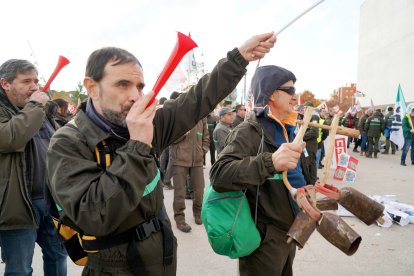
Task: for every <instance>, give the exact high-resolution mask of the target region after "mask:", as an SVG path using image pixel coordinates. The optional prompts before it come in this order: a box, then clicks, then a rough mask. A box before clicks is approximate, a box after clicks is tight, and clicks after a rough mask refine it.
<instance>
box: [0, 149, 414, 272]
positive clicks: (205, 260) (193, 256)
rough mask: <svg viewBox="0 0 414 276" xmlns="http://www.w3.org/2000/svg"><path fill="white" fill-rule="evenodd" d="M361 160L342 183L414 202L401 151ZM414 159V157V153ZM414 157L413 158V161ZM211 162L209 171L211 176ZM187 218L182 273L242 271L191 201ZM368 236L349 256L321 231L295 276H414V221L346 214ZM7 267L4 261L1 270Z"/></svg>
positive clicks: (300, 257) (298, 261) (37, 266)
mask: <svg viewBox="0 0 414 276" xmlns="http://www.w3.org/2000/svg"><path fill="white" fill-rule="evenodd" d="M355 156H356V157H357V158H358V159H359V160H360V162H359V165H358V177H357V180H356V183H354V184H347V185H345V184H342V183H338V182H334V181H333V182H332V183H333V184H335V185H336V186H338V187H344V186H352V187H354V188H356V189H358V190H359V191H361V192H363V193H365V194H368V195H390V194H392V195H395V196H396V198H397V199H398V200H399V201H400V202H403V203H407V204H411V205H414V192H413V185H414V166H413V165H408V166H407V167H402V166H400V165H399V163H400V162H399V158H400V152H397V155H379V158H378V159H367V158H365V157H360V156H359V155H355ZM408 158H409V157H408ZM410 161H411V160H407V164H410ZM209 169H210V166H207V168H206V169H205V176H206V179H208V171H209ZM172 197H173V191H172V190H166V191H165V204H166V207H167V211H168V214H169V216H170V218H172V217H173V215H172ZM186 214H187V222H188V223H189V224H190V225H191V227H192V228H193V229H192V231H191V233H182V232H180V231H177V229H176V228H175V227H173V228H174V229H173V230H174V232H175V235H176V237H177V239H178V244H179V247H178V270H177V275H179V276H193V275H206V276H207V275H212V276H213V275H214V276H216V275H219V276H227V275H237V262H236V261H235V260H231V259H229V258H227V257H223V256H219V255H216V254H215V253H214V252H213V251H212V250H211V249H210V247H209V244H208V241H207V237H206V234H205V231H204V227H203V226H198V225H196V224H195V223H194V220H193V218H192V214H191V201H190V200H187V213H186ZM344 219H345V221H346V222H347V223H348V224H349V225H351V226H352V227H353V229H354V230H356V231H357V232H358V233H359V234H360V235H361V237H362V242H361V245H360V247H359V249H358V251H357V252H356V253H355V254H354V255H353V256H350V257H349V256H346V255H345V254H344V253H342V252H341V251H339V250H338V249H337V248H335V247H334V246H332V245H331V244H329V243H328V242H327V241H326V240H325V239H324V238H322V237H321V235H320V234H319V233H317V232H315V233H314V234H313V235H312V236H311V238H310V240H309V241H308V243H307V244H306V246H305V247H304V248H303V249H302V250H300V251H297V254H296V258H295V262H294V273H295V275H310V276H314V275H315V276H316V275H337V276H342V275H343V276H348V275H361V276H365V275H366V276H368V275H369V276H371V275H399V276H403V275H407V276H409V275H414V225H413V224H410V225H407V226H404V227H401V226H399V225H397V224H394V225H393V226H392V227H391V228H381V227H378V226H377V225H371V226H366V225H365V224H364V223H362V222H360V221H359V220H358V219H356V218H354V217H351V218H344ZM36 250H37V251H36V255H35V258H34V260H33V268H34V273H33V275H43V273H42V257H41V251H40V249H39V248H37V249H36ZM68 267H69V275H80V274H81V271H82V269H81V268H80V267H77V266H76V265H74V264H73V263H71V262H70V261H68ZM3 272H4V265H0V273H3Z"/></svg>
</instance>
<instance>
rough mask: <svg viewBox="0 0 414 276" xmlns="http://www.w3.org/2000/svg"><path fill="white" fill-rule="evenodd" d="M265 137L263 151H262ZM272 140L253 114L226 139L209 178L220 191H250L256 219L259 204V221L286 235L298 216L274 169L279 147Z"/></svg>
mask: <svg viewBox="0 0 414 276" xmlns="http://www.w3.org/2000/svg"><path fill="white" fill-rule="evenodd" d="M263 136H264V140H263V150H262V151H259V147H260V145H261V139H262V137H263ZM272 141H273V138H272V137H271V134H270V133H268V132H267V131H265V130H263V128H262V126H261V125H260V124H259V123H258V122H257V120H256V116H255V115H254V114H253V115H250V116H249V117H248V118H247V121H244V122H243V123H241V124H240V125H238V126H237V128H235V129H233V130H232V132H230V134H229V135H228V136H227V139H226V147H225V148H224V149H223V151H222V152H221V154H220V156H219V158H218V160H217V161H216V163H214V165H213V167H212V168H211V171H210V179H211V183H212V185H213V187H214V189H215V190H216V191H218V192H221V191H228V190H241V189H246V188H247V192H246V195H247V199H248V201H249V205H250V209H251V211H252V216H253V217H255V209H256V203H257V206H258V208H257V222H258V223H264V224H273V225H275V226H276V227H277V228H278V229H280V230H281V231H283V232H287V231H288V230H289V228H290V226H291V225H292V223H293V220H294V217H295V215H294V211H293V208H292V207H291V201H292V198H291V196H290V194H289V191H288V190H287V189H286V187H285V186H284V184H283V181H282V178H281V175H280V174H278V173H277V172H276V171H275V168H274V166H273V162H272V153H273V152H275V151H276V150H277V148H276V146H275V145H274V143H273V142H272ZM258 152H260V153H259V154H258ZM258 186H259V196H258V197H257V187H258ZM256 198H258V202H257V200H256Z"/></svg>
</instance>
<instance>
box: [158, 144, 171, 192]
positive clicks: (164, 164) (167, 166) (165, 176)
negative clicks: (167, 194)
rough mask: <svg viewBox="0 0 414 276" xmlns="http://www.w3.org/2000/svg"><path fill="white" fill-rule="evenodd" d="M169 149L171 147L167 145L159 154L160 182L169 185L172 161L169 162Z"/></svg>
mask: <svg viewBox="0 0 414 276" xmlns="http://www.w3.org/2000/svg"><path fill="white" fill-rule="evenodd" d="M171 150H172V147H171V146H169V147H168V148H165V149H164V151H163V152H162V153H161V155H160V170H161V172H162V182H164V184H166V185H171V177H172V162H171Z"/></svg>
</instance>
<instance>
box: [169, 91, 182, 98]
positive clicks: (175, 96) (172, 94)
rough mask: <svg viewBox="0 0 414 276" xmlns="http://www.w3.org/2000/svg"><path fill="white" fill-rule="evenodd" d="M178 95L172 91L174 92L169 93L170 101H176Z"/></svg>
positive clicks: (178, 93)
mask: <svg viewBox="0 0 414 276" xmlns="http://www.w3.org/2000/svg"><path fill="white" fill-rule="evenodd" d="M180 94H181V93H180V92H177V91H174V92H172V93H171V95H170V99H171V100H174V99H177V98H178V96H180Z"/></svg>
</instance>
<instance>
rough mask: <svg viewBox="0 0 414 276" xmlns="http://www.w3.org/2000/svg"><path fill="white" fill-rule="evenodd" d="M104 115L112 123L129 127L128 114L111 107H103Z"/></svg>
mask: <svg viewBox="0 0 414 276" xmlns="http://www.w3.org/2000/svg"><path fill="white" fill-rule="evenodd" d="M102 115H103V116H104V117H105V118H106V119H107V120H108V121H109V122H111V123H112V124H115V125H118V126H121V127H125V128H126V127H127V124H126V120H125V119H126V116H125V115H124V114H123V113H122V112H117V111H113V110H111V109H107V108H103V109H102Z"/></svg>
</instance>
